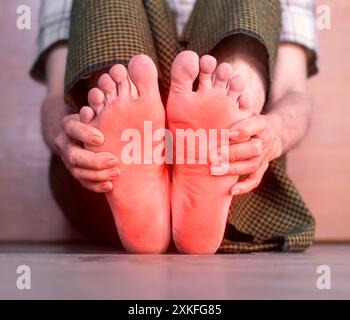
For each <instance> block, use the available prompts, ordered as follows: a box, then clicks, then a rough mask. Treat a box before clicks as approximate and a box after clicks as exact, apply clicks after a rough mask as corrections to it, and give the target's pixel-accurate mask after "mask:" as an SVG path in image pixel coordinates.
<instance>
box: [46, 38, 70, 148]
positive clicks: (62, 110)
mask: <svg viewBox="0 0 350 320" xmlns="http://www.w3.org/2000/svg"><path fill="white" fill-rule="evenodd" d="M67 52H68V48H67V45H66V44H60V45H57V46H56V47H54V48H53V49H51V51H50V53H49V55H48V57H47V61H46V74H47V95H46V98H45V100H44V102H43V104H42V108H41V127H42V135H43V138H44V141H45V142H46V144H47V145H48V147H49V148H50V149H51V150H52V151H53V152H57V151H58V150H57V148H56V147H55V143H54V141H55V138H56V137H57V136H58V134H59V132H60V130H61V122H62V119H63V117H65V116H67V115H68V114H70V113H71V110H70V108H69V107H68V106H67V104H66V103H65V101H64V73H65V67H66V59H67Z"/></svg>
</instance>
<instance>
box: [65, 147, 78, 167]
mask: <svg viewBox="0 0 350 320" xmlns="http://www.w3.org/2000/svg"><path fill="white" fill-rule="evenodd" d="M67 160H68V162H69V163H70V165H72V166H74V165H75V164H76V162H77V157H76V155H75V152H73V151H71V150H69V151H68V152H67Z"/></svg>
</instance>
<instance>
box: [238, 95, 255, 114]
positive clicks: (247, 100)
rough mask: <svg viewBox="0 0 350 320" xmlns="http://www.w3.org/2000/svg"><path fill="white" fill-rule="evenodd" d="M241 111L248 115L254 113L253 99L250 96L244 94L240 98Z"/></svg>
mask: <svg viewBox="0 0 350 320" xmlns="http://www.w3.org/2000/svg"><path fill="white" fill-rule="evenodd" d="M239 109H240V110H242V111H245V112H247V113H251V112H252V111H253V103H252V99H251V97H250V96H249V95H248V94H242V95H241V96H240V97H239Z"/></svg>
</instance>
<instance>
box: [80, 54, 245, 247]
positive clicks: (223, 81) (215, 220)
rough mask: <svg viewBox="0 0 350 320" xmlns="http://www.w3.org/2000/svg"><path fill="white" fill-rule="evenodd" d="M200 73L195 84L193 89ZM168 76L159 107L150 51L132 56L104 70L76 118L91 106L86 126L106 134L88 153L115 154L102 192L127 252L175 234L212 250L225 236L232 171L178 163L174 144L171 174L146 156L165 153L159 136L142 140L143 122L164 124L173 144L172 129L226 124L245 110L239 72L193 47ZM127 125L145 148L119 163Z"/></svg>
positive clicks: (185, 243)
mask: <svg viewBox="0 0 350 320" xmlns="http://www.w3.org/2000/svg"><path fill="white" fill-rule="evenodd" d="M198 77H199V86H198V90H197V91H193V83H194V81H195V80H196V79H197V78H198ZM129 79H130V80H131V81H132V83H133V84H134V85H135V87H136V89H137V97H135V94H132V88H131V85H130V82H129ZM171 80H172V83H171V88H170V93H169V97H168V102H167V106H166V108H164V106H163V104H162V101H161V98H160V93H159V89H158V74H157V69H156V66H155V65H154V63H153V62H152V60H151V59H150V58H149V57H147V56H144V55H139V56H135V57H133V58H132V59H131V60H130V63H129V65H128V69H126V68H125V67H124V66H122V65H119V64H118V65H115V66H113V67H112V68H111V70H110V72H109V74H104V75H102V76H101V77H100V79H99V83H98V87H97V88H94V89H92V90H91V91H90V92H89V97H88V98H89V105H90V107H85V108H83V109H82V111H81V112H82V114H81V117H82V118H87V117H86V116H85V115H84V114H85V113H90V114H92V112H91V109H90V108H92V109H93V110H94V118H93V119H92V120H91V122H90V125H91V126H94V127H96V128H98V129H99V130H100V131H101V132H102V133H103V134H104V136H105V143H104V144H103V145H102V146H100V147H92V146H85V147H86V148H87V149H89V150H91V151H94V152H105V151H108V152H112V153H113V154H115V155H116V156H117V157H118V158H119V159H121V161H120V166H119V168H120V175H119V176H118V177H117V178H115V180H114V181H113V184H114V189H113V190H112V191H111V192H109V193H107V194H106V197H107V200H108V202H109V205H110V207H111V209H112V212H113V215H114V219H115V222H116V225H117V229H118V232H119V236H120V238H121V240H122V242H123V245H124V247H125V248H126V250H127V251H129V252H133V253H163V252H165V251H166V249H167V247H168V244H169V241H170V237H171V236H173V239H174V242H175V244H176V246H177V248H178V250H179V251H180V252H183V253H197V254H213V253H215V252H216V251H217V249H218V248H219V246H220V243H221V241H222V238H223V234H224V230H225V226H226V221H227V215H228V210H229V206H230V203H231V200H232V196H231V194H230V190H231V188H232V186H233V185H234V184H235V183H236V182H237V180H238V177H235V176H220V177H218V176H215V175H212V174H211V173H212V172H211V169H210V168H211V165H210V163H208V162H207V163H202V164H199V163H196V164H188V163H186V161H185V163H177V161H176V159H177V157H176V152H179V150H177V148H174V157H173V159H174V165H173V170H172V172H171V174H170V170H168V166H167V164H166V163H165V162H164V161H163V162H162V161H160V162H159V161H155V160H156V159H154V157H153V158H152V156H154V155H155V154H158V158H161V157H163V154H162V152H161V151H160V150H162V151H164V141H162V139H161V138H160V137H159V139H158V141H154V140H153V141H148V140H149V137H146V136H145V134H144V126H145V122H146V121H147V122H148V123H151V124H152V128H151V130H152V132H153V133H155V134H156V132H157V131H158V132H159V130H161V129H164V128H165V127H166V125H168V127H169V130H170V131H171V133H172V137H173V139H174V144H175V145H176V139H180V135H178V132H182V133H183V132H184V130H187V129H192V130H197V129H200V130H205V132H207V133H208V131H209V130H210V129H217V130H220V129H228V128H230V127H231V126H232V125H233V124H234V123H236V122H237V121H240V120H242V119H244V118H247V117H248V116H249V113H248V111H247V110H248V109H249V108H248V107H249V106H247V105H246V104H247V102H246V101H248V100H247V99H244V95H242V92H243V89H244V83H243V80H242V78H241V77H239V76H234V74H233V70H232V67H231V66H230V65H229V64H227V63H223V64H220V65H219V66H217V62H216V60H215V58H213V57H212V56H203V57H202V58H201V59H199V57H198V55H197V54H196V53H194V52H191V51H184V52H182V53H180V54H179V55H178V56H177V57H176V59H175V61H174V63H173V68H172V74H171ZM89 110H90V111H89ZM130 130H134V131H132V132H135V130H136V131H137V132H139V138H140V142H141V146H145V145H146V144H148V145H150V146H151V150H147V151H146V150H142V156H143V161H141V163H137V164H135V163H127V161H123V158H125V156H126V155H125V152H126V151H125V150H126V146H127V145H130V141H129V139H130V137H131V135H130ZM128 132H129V133H128ZM219 136H220V134H219V135H218V136H217V139H218V140H220V139H219V138H220V137H219ZM155 140H157V139H155ZM132 143H133V144H135V143H137V142H135V141H134V142H132ZM197 147H198V146H197V145H195V149H197ZM185 148H186V146H185ZM143 149H144V148H143ZM129 151H130V150H129ZM194 151H195V152H196V151H198V150H194ZM188 152H189V150H184V153H185V154H186V153H188ZM134 156H135V155H134ZM145 158H148V159H149V158H150V159H151V161H150V162H146V161H145ZM158 160H159V159H158Z"/></svg>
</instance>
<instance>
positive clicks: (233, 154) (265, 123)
mask: <svg viewBox="0 0 350 320" xmlns="http://www.w3.org/2000/svg"><path fill="white" fill-rule="evenodd" d="M229 139H230V145H229V148H228V151H229V154H228V155H226V159H229V162H230V163H229V167H228V171H227V170H226V172H224V171H223V170H222V169H220V167H218V163H219V162H220V161H221V160H222V158H223V157H222V155H220V154H218V153H217V152H214V154H211V156H210V161H211V165H212V166H211V174H212V175H217V176H221V175H234V176H243V175H244V176H247V178H246V179H245V180H244V181H241V182H238V183H237V184H235V185H234V186H233V187H232V190H231V193H232V195H234V196H237V195H242V194H245V193H248V192H250V191H252V190H254V189H255V188H256V187H257V186H258V185H259V184H260V182H261V180H262V178H263V176H264V174H265V171H266V170H267V168H268V167H269V162H270V161H272V160H273V159H276V158H278V157H279V156H280V155H281V153H282V148H281V142H280V138H279V135H278V131H277V126H276V125H275V123H274V120H273V118H272V117H269V116H268V115H253V116H252V117H250V118H247V119H245V120H242V121H240V122H238V123H236V124H235V125H234V126H232V127H231V128H230V133H229ZM215 164H216V166H215Z"/></svg>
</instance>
